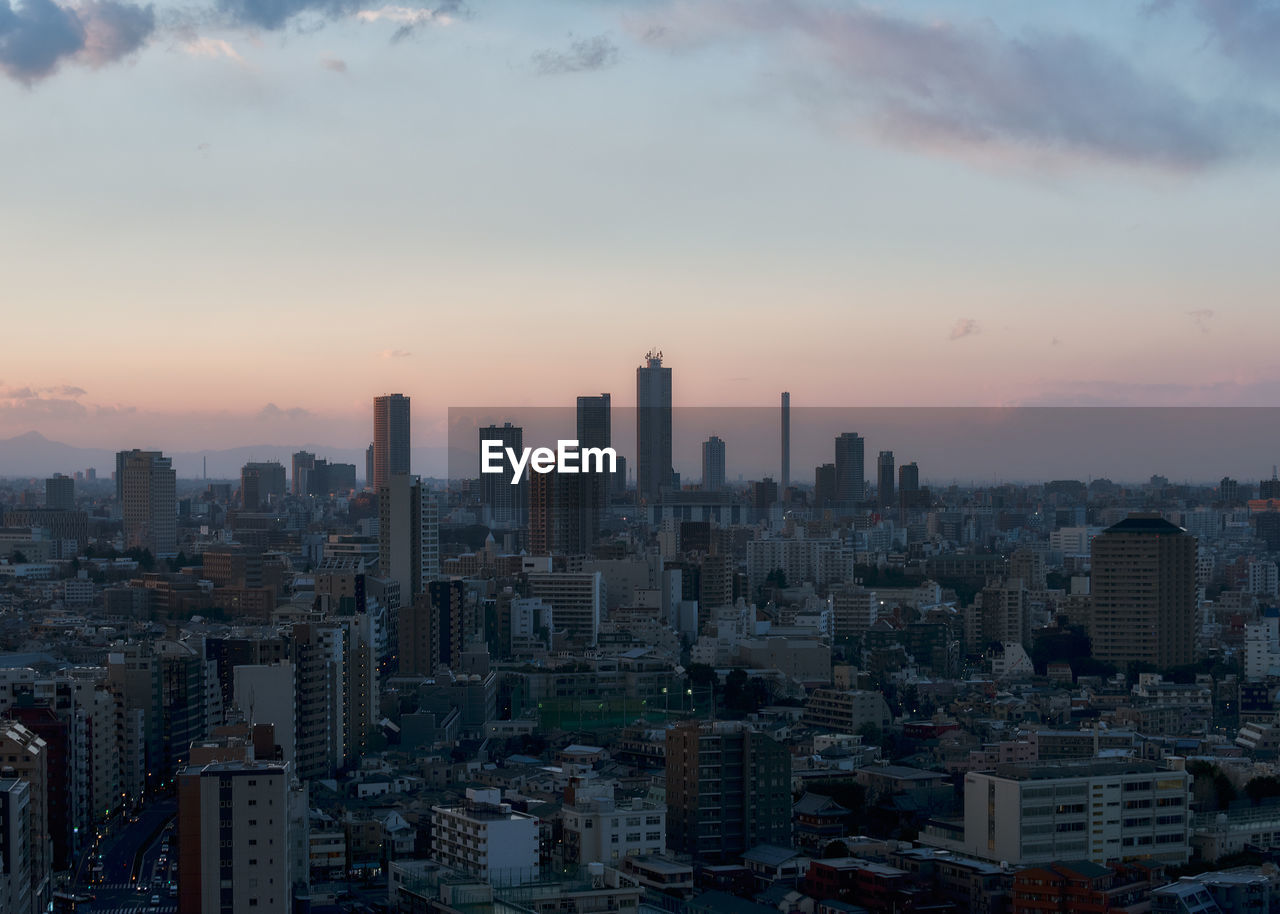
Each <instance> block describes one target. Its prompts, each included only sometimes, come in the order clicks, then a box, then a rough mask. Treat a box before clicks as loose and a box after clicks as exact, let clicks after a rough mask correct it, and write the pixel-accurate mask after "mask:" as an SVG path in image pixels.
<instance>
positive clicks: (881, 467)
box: [876, 451, 895, 509]
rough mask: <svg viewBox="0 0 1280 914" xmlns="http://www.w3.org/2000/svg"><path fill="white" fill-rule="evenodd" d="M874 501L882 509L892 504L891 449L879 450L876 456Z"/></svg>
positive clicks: (893, 500)
mask: <svg viewBox="0 0 1280 914" xmlns="http://www.w3.org/2000/svg"><path fill="white" fill-rule="evenodd" d="M876 502H877V503H878V504H879V505H880V507H881V508H882V509H884V508H891V507H893V505H894V502H895V499H894V497H893V451H881V452H880V456H879V457H878V458H876Z"/></svg>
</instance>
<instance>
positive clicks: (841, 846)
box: [822, 838, 849, 860]
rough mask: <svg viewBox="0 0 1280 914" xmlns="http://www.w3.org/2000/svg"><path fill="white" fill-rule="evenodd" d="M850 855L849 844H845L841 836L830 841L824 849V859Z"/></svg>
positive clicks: (836, 858)
mask: <svg viewBox="0 0 1280 914" xmlns="http://www.w3.org/2000/svg"><path fill="white" fill-rule="evenodd" d="M848 856H849V845H847V844H845V843H844V842H843V841H841V840H840V839H839V838H837V839H836V840H835V841H832V842H831V843H829V844H828V845H827V846H826V847H824V848H823V849H822V859H823V860H838V859H839V858H841V857H848Z"/></svg>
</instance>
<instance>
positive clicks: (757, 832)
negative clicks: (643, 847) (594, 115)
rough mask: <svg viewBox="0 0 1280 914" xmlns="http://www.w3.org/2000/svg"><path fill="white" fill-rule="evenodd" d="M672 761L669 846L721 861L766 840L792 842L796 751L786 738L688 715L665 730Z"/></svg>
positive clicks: (668, 762)
mask: <svg viewBox="0 0 1280 914" xmlns="http://www.w3.org/2000/svg"><path fill="white" fill-rule="evenodd" d="M695 697H696V696H695ZM666 766H667V772H666V782H667V848H668V849H669V850H671V851H673V852H674V853H677V854H688V855H689V856H691V857H692V858H693V859H694V860H695V861H699V862H710V863H720V862H728V861H730V860H737V859H739V858H740V857H741V856H742V854H743V853H745V852H746V851H748V850H750V849H751V848H753V847H756V846H757V845H760V844H774V845H778V846H782V847H787V846H789V845H790V843H791V753H790V752H789V751H788V750H787V747H786V746H785V745H783V744H782V743H779V742H777V741H775V740H774V739H772V738H771V737H769V736H767V735H766V734H764V733H761V732H759V731H757V730H755V729H753V728H752V727H751V725H750V724H746V723H743V722H741V721H711V722H706V721H685V722H683V723H679V724H676V725H675V726H674V727H672V728H670V729H668V730H667V755H666ZM710 796H714V797H715V798H716V802H714V803H708V802H707V798H708V797H710Z"/></svg>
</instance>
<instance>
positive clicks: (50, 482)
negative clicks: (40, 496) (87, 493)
mask: <svg viewBox="0 0 1280 914" xmlns="http://www.w3.org/2000/svg"><path fill="white" fill-rule="evenodd" d="M44 506H45V507H46V508H53V509H55V510H58V511H72V510H74V509H75V506H76V481H75V480H74V479H72V478H71V477H70V476H63V475H62V474H61V473H54V474H53V475H52V476H50V477H49V478H48V479H46V480H45V481H44Z"/></svg>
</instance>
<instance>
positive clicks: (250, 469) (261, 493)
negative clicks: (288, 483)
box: [240, 460, 285, 511]
mask: <svg viewBox="0 0 1280 914" xmlns="http://www.w3.org/2000/svg"><path fill="white" fill-rule="evenodd" d="M284 493H285V477H284V464H282V463H278V462H276V461H274V460H269V461H259V462H252V461H251V462H249V463H246V464H245V465H244V466H243V467H241V469H240V503H241V504H242V505H243V506H244V509H245V510H246V511H259V510H261V509H263V508H265V507H267V506H268V505H275V504H279V502H280V500H281V499H282V498H284Z"/></svg>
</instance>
